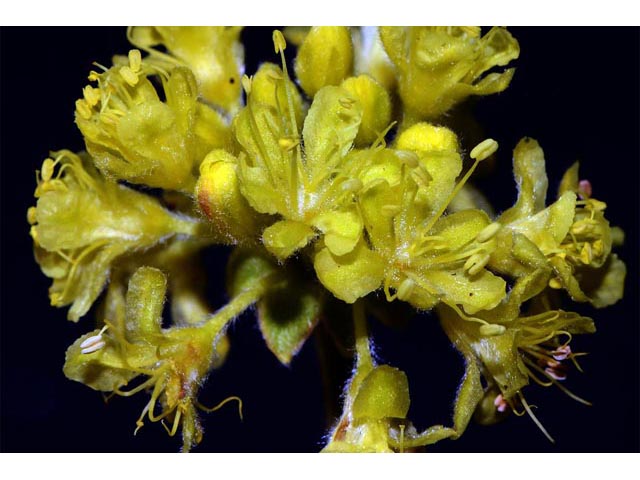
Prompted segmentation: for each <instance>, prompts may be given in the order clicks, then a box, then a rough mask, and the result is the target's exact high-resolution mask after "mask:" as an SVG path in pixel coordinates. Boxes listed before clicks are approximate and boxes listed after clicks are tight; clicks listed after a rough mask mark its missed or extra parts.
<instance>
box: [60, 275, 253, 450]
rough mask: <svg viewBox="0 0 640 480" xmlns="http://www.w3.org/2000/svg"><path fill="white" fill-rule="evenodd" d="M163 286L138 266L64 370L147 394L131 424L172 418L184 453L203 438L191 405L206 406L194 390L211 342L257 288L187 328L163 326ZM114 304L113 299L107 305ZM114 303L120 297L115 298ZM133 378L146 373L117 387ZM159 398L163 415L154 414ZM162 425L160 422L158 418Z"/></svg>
mask: <svg viewBox="0 0 640 480" xmlns="http://www.w3.org/2000/svg"><path fill="white" fill-rule="evenodd" d="M166 288H167V279H166V277H165V275H164V274H163V273H162V272H161V271H160V270H157V269H155V268H151V267H142V268H140V269H138V270H137V271H136V273H135V274H134V275H133V276H132V277H131V280H130V281H129V287H128V290H127V295H126V300H123V299H120V301H119V303H120V304H124V308H121V309H120V310H119V313H118V310H117V309H115V310H112V311H111V312H109V311H107V313H111V315H112V316H111V318H107V319H106V320H105V323H106V326H105V327H104V328H102V329H100V330H95V331H93V332H90V333H88V334H86V335H83V336H81V337H80V338H79V339H78V340H76V341H75V342H74V343H73V345H71V346H70V347H69V349H68V350H67V354H66V361H65V366H64V373H65V375H66V376H67V377H68V378H70V379H72V380H75V381H78V382H81V383H84V384H85V385H87V386H89V387H91V388H93V389H95V390H99V391H103V392H113V393H115V394H117V395H121V396H131V395H134V394H135V393H138V392H140V391H143V390H150V391H151V399H150V400H149V402H148V403H147V404H146V405H145V407H144V409H143V411H142V414H141V415H140V418H139V419H138V421H137V422H136V424H137V426H138V428H137V429H136V432H137V430H138V429H139V428H141V427H142V426H143V425H144V423H143V420H144V419H145V417H147V418H148V419H149V420H151V421H152V422H157V421H163V419H165V418H167V419H171V422H172V424H171V427H166V425H165V427H166V429H167V431H168V432H169V434H170V435H171V436H173V435H175V433H176V431H177V429H178V427H179V426H180V425H182V438H183V450H184V451H189V450H190V449H191V448H192V447H194V446H195V445H197V444H198V443H199V442H200V440H201V439H202V427H201V426H200V422H199V419H198V415H197V411H196V409H197V408H200V409H202V410H205V411H212V410H216V409H217V408H219V407H221V406H222V405H223V404H224V403H226V401H228V400H231V399H234V400H237V401H238V402H239V403H240V405H241V402H240V399H239V398H237V397H230V398H228V399H227V400H225V401H223V402H222V403H221V404H220V405H218V407H214V408H213V409H207V408H204V407H202V406H201V405H200V403H199V402H198V399H197V395H198V390H199V389H200V386H201V385H202V383H203V382H204V380H205V377H206V376H207V374H208V373H209V370H210V369H211V367H212V366H213V364H215V362H216V355H217V354H218V350H217V344H218V342H219V341H220V340H221V338H223V335H224V329H225V327H226V325H227V324H228V322H229V321H230V320H232V319H233V318H234V317H236V316H237V315H238V314H239V313H241V312H242V311H244V310H245V309H246V308H247V307H249V306H250V305H251V304H252V303H253V302H255V300H256V299H257V298H259V296H260V293H261V291H262V287H256V288H253V289H247V290H245V291H243V292H241V293H239V294H238V295H237V296H236V297H234V299H232V301H231V302H230V303H229V304H228V305H227V306H226V307H224V308H223V309H221V310H219V311H218V312H216V314H215V315H213V316H211V317H209V318H208V319H206V321H205V322H204V323H201V324H200V325H198V326H192V327H172V328H168V329H162V328H161V320H162V308H163V303H164V298H165V293H166ZM113 303H114V301H112V305H113ZM115 303H118V302H115ZM139 375H145V376H147V377H148V378H147V379H146V380H144V381H143V382H141V383H139V384H137V385H136V386H135V387H133V388H131V389H129V390H123V387H124V386H126V385H127V384H128V383H129V382H130V381H132V380H133V379H134V378H136V377H137V376H139ZM158 402H159V403H160V405H161V412H160V413H156V404H157V403H158ZM163 424H164V422H163Z"/></svg>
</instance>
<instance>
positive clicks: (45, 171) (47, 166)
mask: <svg viewBox="0 0 640 480" xmlns="http://www.w3.org/2000/svg"><path fill="white" fill-rule="evenodd" d="M54 167H55V162H54V161H53V160H52V159H50V158H47V159H45V160H44V162H42V170H41V172H40V176H41V177H42V180H43V181H45V182H48V181H49V180H51V177H53V169H54Z"/></svg>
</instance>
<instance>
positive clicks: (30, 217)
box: [27, 207, 38, 225]
mask: <svg viewBox="0 0 640 480" xmlns="http://www.w3.org/2000/svg"><path fill="white" fill-rule="evenodd" d="M37 211H38V209H37V208H36V207H29V209H28V210H27V221H28V222H29V225H34V224H35V223H36V221H37V220H38V219H37V218H36V214H37Z"/></svg>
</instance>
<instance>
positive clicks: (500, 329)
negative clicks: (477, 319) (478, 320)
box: [480, 323, 507, 337]
mask: <svg viewBox="0 0 640 480" xmlns="http://www.w3.org/2000/svg"><path fill="white" fill-rule="evenodd" d="M506 331H507V329H506V327H505V326H504V325H498V324H497V323H488V324H486V325H482V326H481V327H480V335H482V336H484V337H497V336H498V335H502V334H503V333H504V332H506Z"/></svg>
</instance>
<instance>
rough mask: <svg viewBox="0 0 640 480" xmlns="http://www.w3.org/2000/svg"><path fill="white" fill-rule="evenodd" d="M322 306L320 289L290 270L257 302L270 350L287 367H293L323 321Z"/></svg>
mask: <svg viewBox="0 0 640 480" xmlns="http://www.w3.org/2000/svg"><path fill="white" fill-rule="evenodd" d="M321 306H322V304H321V298H320V293H319V291H318V289H317V288H315V287H314V286H313V285H311V284H309V283H308V282H305V281H304V280H301V279H300V278H299V276H298V275H297V274H296V273H295V272H292V271H291V270H288V271H287V272H286V275H285V278H284V279H283V280H282V281H279V282H277V284H275V286H274V287H273V288H271V289H269V291H268V292H267V293H266V294H265V297H264V298H263V299H262V300H261V301H260V302H258V305H257V307H258V322H259V325H260V331H261V332H262V336H263V337H264V340H265V342H266V344H267V347H268V348H269V350H271V351H272V352H273V354H274V355H275V356H276V357H277V358H278V360H280V361H281V362H282V363H283V364H284V365H289V363H291V360H292V359H293V357H294V356H295V355H296V353H298V351H299V350H300V348H302V345H303V344H304V342H305V341H306V340H307V338H309V335H311V332H312V331H313V329H314V328H315V326H316V324H317V323H318V320H319V318H320V310H321Z"/></svg>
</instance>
